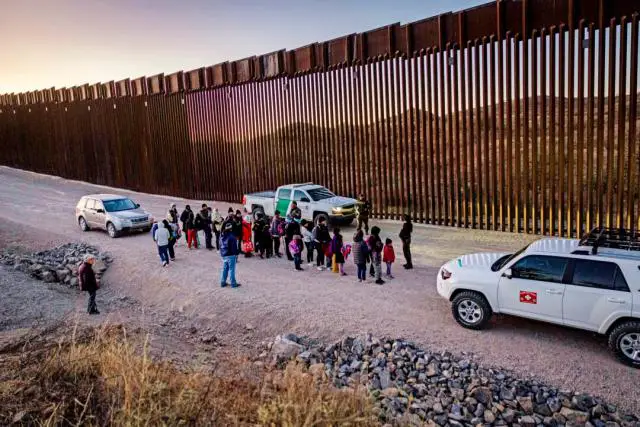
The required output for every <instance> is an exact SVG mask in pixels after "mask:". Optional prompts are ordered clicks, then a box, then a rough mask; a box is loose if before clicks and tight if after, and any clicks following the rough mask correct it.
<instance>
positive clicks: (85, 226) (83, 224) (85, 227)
mask: <svg viewBox="0 0 640 427" xmlns="http://www.w3.org/2000/svg"><path fill="white" fill-rule="evenodd" d="M78 225H79V226H80V230H82V231H89V230H90V228H89V224H87V220H86V219H84V217H82V216H81V217H80V218H79V219H78Z"/></svg>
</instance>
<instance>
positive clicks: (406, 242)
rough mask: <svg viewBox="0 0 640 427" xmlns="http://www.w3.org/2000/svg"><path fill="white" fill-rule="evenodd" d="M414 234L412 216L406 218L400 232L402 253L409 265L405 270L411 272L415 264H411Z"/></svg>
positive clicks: (406, 265) (405, 266)
mask: <svg viewBox="0 0 640 427" xmlns="http://www.w3.org/2000/svg"><path fill="white" fill-rule="evenodd" d="M412 232H413V224H412V223H411V216H409V215H405V216H404V224H402V230H400V235H399V237H400V240H402V253H403V254H404V259H405V260H406V261H407V263H406V264H405V265H404V268H405V269H407V270H411V269H412V268H413V262H411V233H412Z"/></svg>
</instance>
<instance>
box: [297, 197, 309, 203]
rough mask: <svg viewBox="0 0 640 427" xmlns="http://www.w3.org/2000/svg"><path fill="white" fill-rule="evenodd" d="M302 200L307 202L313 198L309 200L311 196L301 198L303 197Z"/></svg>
mask: <svg viewBox="0 0 640 427" xmlns="http://www.w3.org/2000/svg"><path fill="white" fill-rule="evenodd" d="M300 201H301V202H306V203H309V202H311V200H309V198H308V197H303V198H301V199H300Z"/></svg>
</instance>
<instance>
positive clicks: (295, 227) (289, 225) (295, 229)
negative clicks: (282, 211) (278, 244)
mask: <svg viewBox="0 0 640 427" xmlns="http://www.w3.org/2000/svg"><path fill="white" fill-rule="evenodd" d="M299 234H300V224H298V223H297V222H296V221H294V219H293V218H291V216H290V215H289V216H287V219H286V225H285V226H284V245H285V250H286V253H287V259H288V260H289V261H293V255H292V254H291V251H290V250H289V243H291V241H292V240H293V236H297V235H299Z"/></svg>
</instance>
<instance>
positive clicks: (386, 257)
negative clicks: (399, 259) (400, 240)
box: [382, 239, 396, 279]
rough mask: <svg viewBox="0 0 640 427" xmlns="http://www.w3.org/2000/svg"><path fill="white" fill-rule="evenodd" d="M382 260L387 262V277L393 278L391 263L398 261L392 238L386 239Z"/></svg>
mask: <svg viewBox="0 0 640 427" xmlns="http://www.w3.org/2000/svg"><path fill="white" fill-rule="evenodd" d="M382 261H383V262H384V263H385V264H387V277H388V278H389V279H393V275H392V274H391V265H392V264H393V263H394V262H395V261H396V252H395V251H394V250H393V242H392V241H391V239H387V240H385V241H384V248H383V249H382Z"/></svg>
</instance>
